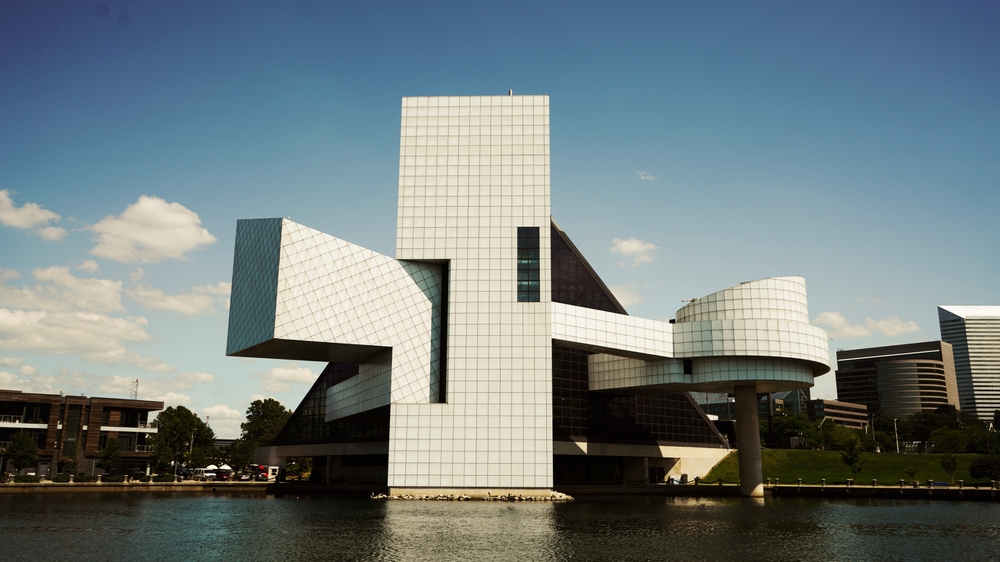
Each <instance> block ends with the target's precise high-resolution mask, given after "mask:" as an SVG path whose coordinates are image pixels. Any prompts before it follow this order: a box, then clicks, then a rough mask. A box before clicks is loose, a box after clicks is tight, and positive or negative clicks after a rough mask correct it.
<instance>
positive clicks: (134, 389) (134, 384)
mask: <svg viewBox="0 0 1000 562" xmlns="http://www.w3.org/2000/svg"><path fill="white" fill-rule="evenodd" d="M131 396H132V400H138V399H139V379H135V380H134V381H132V392H131Z"/></svg>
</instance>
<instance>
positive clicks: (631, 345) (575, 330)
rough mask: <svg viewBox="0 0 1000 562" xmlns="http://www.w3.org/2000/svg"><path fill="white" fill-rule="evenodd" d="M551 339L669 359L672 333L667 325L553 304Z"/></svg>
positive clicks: (634, 317)
mask: <svg viewBox="0 0 1000 562" xmlns="http://www.w3.org/2000/svg"><path fill="white" fill-rule="evenodd" d="M552 338H553V339H557V340H562V341H566V342H572V343H579V344H583V345H586V346H590V347H599V348H604V349H607V350H609V351H610V352H611V353H613V352H614V351H612V350H619V351H628V352H632V353H641V354H644V355H652V356H658V357H664V358H669V357H673V355H674V353H673V352H674V346H673V330H672V329H671V325H670V324H669V323H667V322H659V321H657V320H649V319H646V318H639V317H636V316H625V315H623V314H613V313H610V312H605V311H603V310H594V309H591V308H584V307H580V306H573V305H569V304H563V303H557V302H554V303H552Z"/></svg>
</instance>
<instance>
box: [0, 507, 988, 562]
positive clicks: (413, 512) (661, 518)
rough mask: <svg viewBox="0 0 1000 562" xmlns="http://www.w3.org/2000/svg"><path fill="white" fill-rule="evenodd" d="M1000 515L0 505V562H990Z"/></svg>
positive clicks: (978, 510)
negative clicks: (50, 561) (61, 561)
mask: <svg viewBox="0 0 1000 562" xmlns="http://www.w3.org/2000/svg"><path fill="white" fill-rule="evenodd" d="M997 539H1000V504H996V503H974V502H933V503H932V502H924V501H914V500H909V501H904V500H895V501H893V500H824V499H811V498H810V499H803V498H774V499H770V498H769V499H767V500H766V501H765V502H763V503H758V502H755V501H751V500H740V499H734V498H712V499H692V498H662V497H656V498H606V499H581V500H578V501H577V502H574V503H566V504H547V503H518V504H507V503H487V502H415V501H413V502H407V501H372V500H368V499H345V498H326V497H314V498H307V497H302V498H296V497H281V498H277V497H273V496H270V497H265V496H226V495H193V494H170V493H162V494H135V493H133V494H81V493H78V494H51V493H50V494H24V495H22V494H0V559H3V560H32V561H34V560H40V559H70V558H72V559H77V560H98V559H100V560H170V561H172V562H177V561H181V560H184V561H186V560H226V561H236V560H240V561H241V560H259V561H265V560H289V559H292V560H297V561H299V560H401V561H410V560H583V561H588V560H726V561H727V562H729V561H732V562H742V561H745V560H768V561H775V560H823V561H828V560H946V559H947V560H954V559H961V560H991V559H997V558H998V557H1000V541H998V540H997Z"/></svg>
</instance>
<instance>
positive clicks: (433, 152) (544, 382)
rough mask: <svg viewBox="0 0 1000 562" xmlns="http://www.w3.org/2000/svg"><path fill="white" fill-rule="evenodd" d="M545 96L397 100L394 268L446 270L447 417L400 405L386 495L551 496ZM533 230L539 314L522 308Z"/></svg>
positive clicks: (442, 410)
mask: <svg viewBox="0 0 1000 562" xmlns="http://www.w3.org/2000/svg"><path fill="white" fill-rule="evenodd" d="M548 107H549V106H548V97H547V96H486V97H416V98H404V99H403V104H402V116H401V128H400V162H399V164H400V167H399V208H398V223H397V241H396V254H397V258H399V259H408V260H448V261H449V267H450V279H449V296H448V307H449V320H448V351H447V357H448V366H447V377H448V385H447V389H448V390H447V395H448V396H447V402H448V403H447V404H429V405H422V404H406V405H398V404H395V401H394V404H393V406H392V409H391V414H390V431H391V435H390V451H389V485H390V486H395V487H425V486H431V487H436V486H445V487H497V488H501V487H504V488H506V487H513V488H517V487H524V488H549V487H551V486H552V404H551V401H552V388H551V386H552V379H551V362H552V360H551V353H552V350H551V347H552V339H551V327H550V324H551V322H550V318H551V309H550V307H549V294H550V276H549V271H550V264H549V247H550V246H549V221H550V209H549V112H548ZM522 226H524V227H532V226H535V227H538V228H539V245H540V248H539V250H540V256H541V259H540V264H539V266H540V272H541V283H540V289H541V299H542V302H537V303H522V302H517V228H518V227H522Z"/></svg>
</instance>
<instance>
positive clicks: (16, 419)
mask: <svg viewBox="0 0 1000 562" xmlns="http://www.w3.org/2000/svg"><path fill="white" fill-rule="evenodd" d="M22 419H23V418H21V416H0V423H21V420H22Z"/></svg>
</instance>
